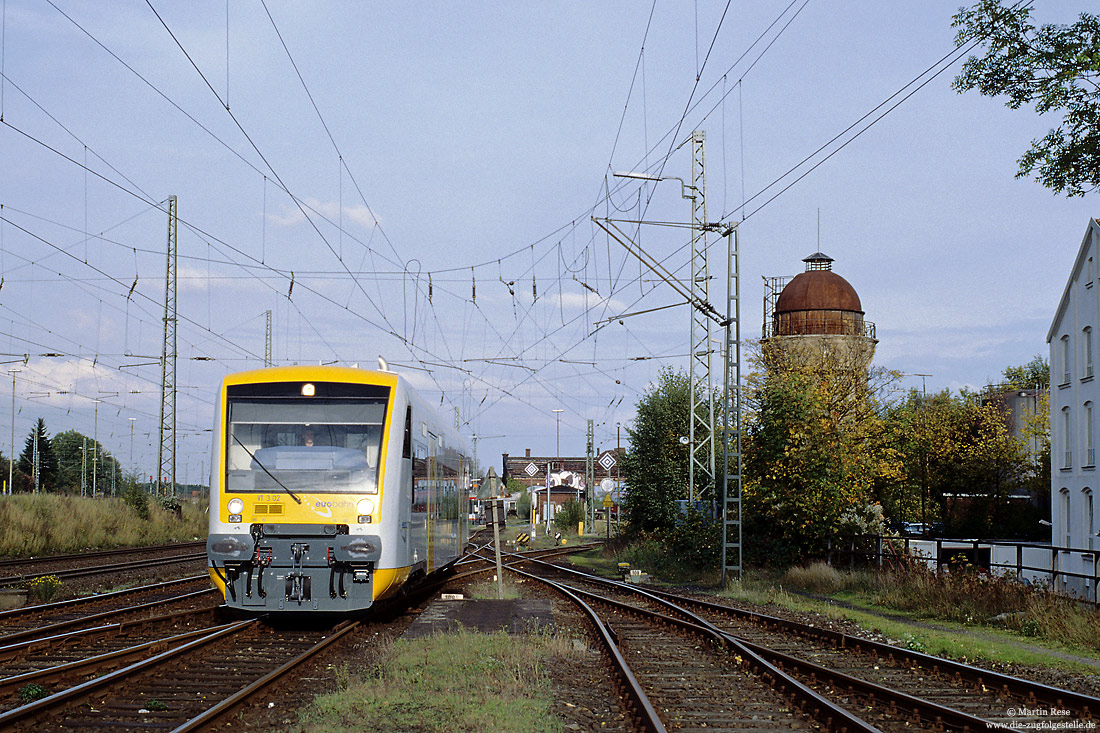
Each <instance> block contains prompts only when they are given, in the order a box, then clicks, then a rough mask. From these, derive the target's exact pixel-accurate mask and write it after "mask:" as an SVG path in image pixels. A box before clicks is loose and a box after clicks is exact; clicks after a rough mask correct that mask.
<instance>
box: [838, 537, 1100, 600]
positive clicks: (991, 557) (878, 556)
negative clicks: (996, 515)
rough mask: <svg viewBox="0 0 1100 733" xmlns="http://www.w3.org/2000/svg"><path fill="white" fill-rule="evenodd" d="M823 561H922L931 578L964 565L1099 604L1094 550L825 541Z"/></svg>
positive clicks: (943, 541)
mask: <svg viewBox="0 0 1100 733" xmlns="http://www.w3.org/2000/svg"><path fill="white" fill-rule="evenodd" d="M825 559H826V562H827V563H828V564H829V565H831V566H833V567H847V568H848V569H850V570H855V569H856V568H866V567H877V568H880V569H881V568H883V567H884V566H887V567H888V566H891V565H897V564H900V563H902V562H912V561H913V560H914V559H915V560H917V561H923V562H924V563H925V564H926V565H927V566H928V567H929V569H930V570H933V571H934V572H935V573H936V574H937V575H939V574H940V573H943V572H949V571H950V568H951V566H952V565H953V564H956V563H962V562H965V563H967V564H969V565H972V566H975V567H977V568H980V569H982V570H985V571H988V572H989V573H990V574H993V575H1002V576H1012V577H1015V578H1018V579H1019V580H1021V581H1023V582H1025V583H1037V584H1041V585H1045V586H1046V587H1048V588H1050V589H1052V590H1055V591H1058V592H1061V593H1065V594H1066V595H1070V596H1074V597H1076V598H1079V599H1081V600H1087V601H1090V602H1092V603H1097V602H1098V601H1100V596H1098V585H1100V550H1094V549H1091V548H1089V549H1085V548H1079V547H1060V546H1056V545H1050V544H1045V543H1038V542H1007V541H1004V540H974V539H957V540H956V539H948V538H934V539H921V538H916V537H891V536H883V535H857V536H854V537H848V538H844V539H838V538H830V539H829V540H828V544H827V550H826V558H825Z"/></svg>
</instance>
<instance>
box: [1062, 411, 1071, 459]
mask: <svg viewBox="0 0 1100 733" xmlns="http://www.w3.org/2000/svg"><path fill="white" fill-rule="evenodd" d="M1069 427H1070V419H1069V408H1068V407H1063V408H1062V441H1063V443H1062V445H1063V446H1065V456H1064V458H1065V460H1063V461H1062V468H1070V467H1071V466H1073V451H1072V450H1071V449H1070V446H1071V445H1073V441H1072V440H1071V438H1070V435H1071V433H1070V430H1069Z"/></svg>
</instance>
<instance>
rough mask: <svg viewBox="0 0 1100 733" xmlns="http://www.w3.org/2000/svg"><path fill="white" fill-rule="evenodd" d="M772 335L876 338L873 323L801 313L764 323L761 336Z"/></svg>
mask: <svg viewBox="0 0 1100 733" xmlns="http://www.w3.org/2000/svg"><path fill="white" fill-rule="evenodd" d="M773 336H862V337H863V338H868V339H876V338H877V337H876V336H875V324H874V323H873V322H871V321H862V320H847V319H845V320H842V321H841V320H838V319H836V318H835V317H834V316H832V315H822V316H821V317H815V316H804V315H801V314H800V316H799V317H798V318H797V319H785V320H783V321H781V322H778V323H777V322H776V321H772V322H770V323H765V324H764V330H763V338H766V339H768V338H772V337H773Z"/></svg>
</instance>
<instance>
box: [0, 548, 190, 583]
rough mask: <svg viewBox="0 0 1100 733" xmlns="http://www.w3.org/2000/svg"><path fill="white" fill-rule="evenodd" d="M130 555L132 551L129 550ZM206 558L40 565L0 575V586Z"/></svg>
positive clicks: (177, 556) (186, 556)
mask: <svg viewBox="0 0 1100 733" xmlns="http://www.w3.org/2000/svg"><path fill="white" fill-rule="evenodd" d="M130 554H131V555H132V554H133V552H130ZM205 560H206V553H205V552H201V551H197V552H186V553H183V554H173V555H167V556H162V557H143V558H141V559H140V560H128V561H126V562H117V563H107V564H103V565H91V566H83V567H57V568H52V569H46V568H45V567H40V568H37V569H34V570H32V571H31V572H23V573H20V574H19V575H8V576H4V577H0V587H4V586H17V585H21V584H23V583H25V582H27V581H29V580H34V579H35V578H42V577H45V576H47V575H53V576H55V577H57V578H58V579H59V580H62V581H64V580H73V579H76V578H88V577H93V576H101V575H113V574H116V573H122V574H125V573H126V572H127V571H133V570H146V569H148V568H155V567H163V566H166V565H180V564H184V563H195V562H203V561H205ZM56 562H57V560H55V559H53V558H51V564H52V563H56Z"/></svg>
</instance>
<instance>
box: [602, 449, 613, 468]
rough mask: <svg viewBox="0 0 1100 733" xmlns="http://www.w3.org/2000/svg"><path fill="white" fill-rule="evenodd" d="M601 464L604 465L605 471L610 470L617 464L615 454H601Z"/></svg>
mask: <svg viewBox="0 0 1100 733" xmlns="http://www.w3.org/2000/svg"><path fill="white" fill-rule="evenodd" d="M600 465H601V466H603V468H604V470H605V471H610V470H611V469H612V468H614V466H615V456H613V455H612V454H610V453H604V454H603V455H602V456H600Z"/></svg>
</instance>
